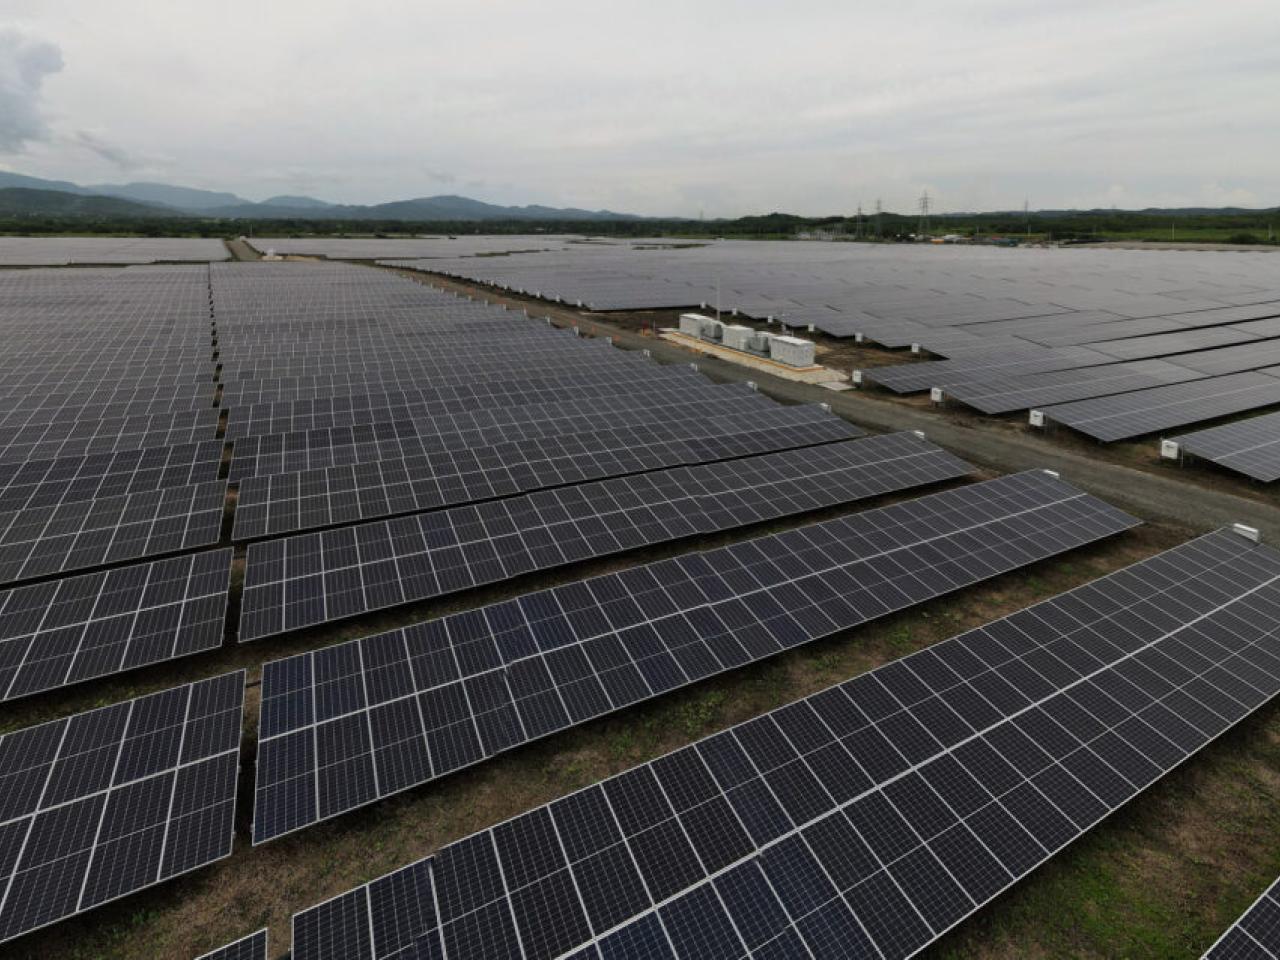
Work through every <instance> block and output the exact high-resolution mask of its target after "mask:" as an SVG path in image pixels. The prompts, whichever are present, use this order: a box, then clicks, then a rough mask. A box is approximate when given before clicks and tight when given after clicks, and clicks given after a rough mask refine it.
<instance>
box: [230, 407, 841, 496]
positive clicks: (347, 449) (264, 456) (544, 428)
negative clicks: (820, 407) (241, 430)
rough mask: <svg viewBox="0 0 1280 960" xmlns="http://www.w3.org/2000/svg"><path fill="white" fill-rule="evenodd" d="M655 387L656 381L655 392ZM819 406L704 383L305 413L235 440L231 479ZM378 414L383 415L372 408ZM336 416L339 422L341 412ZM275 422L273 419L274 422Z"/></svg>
mask: <svg viewBox="0 0 1280 960" xmlns="http://www.w3.org/2000/svg"><path fill="white" fill-rule="evenodd" d="M653 387H654V384H652V383H650V384H649V389H652V388H653ZM816 407H817V405H816V404H802V405H798V406H795V407H781V406H779V405H778V404H776V403H775V402H774V401H772V400H769V399H768V398H767V397H765V396H764V395H763V394H761V393H757V392H755V391H753V390H751V389H749V388H748V387H747V386H746V384H722V385H720V386H719V387H712V386H711V385H709V384H705V385H702V386H699V387H697V388H695V387H694V386H693V385H686V384H682V386H681V389H679V390H671V391H670V392H668V391H667V390H665V389H664V390H662V395H660V396H658V395H655V396H649V397H643V396H639V395H636V394H629V393H625V392H622V391H619V392H615V393H613V394H610V395H609V396H607V397H595V398H591V399H589V400H574V401H566V402H562V403H554V404H553V403H543V404H532V405H529V406H520V407H510V408H496V409H494V408H490V409H480V408H476V409H473V410H470V411H466V412H461V413H455V414H449V415H446V416H436V417H426V416H416V415H415V411H414V409H413V408H411V407H409V406H400V407H396V408H394V409H393V408H391V407H388V408H386V409H385V414H386V416H387V417H389V418H390V419H385V420H371V421H370V422H367V423H353V424H347V425H338V426H335V425H331V424H330V425H319V426H317V425H316V424H318V423H322V422H323V421H325V420H329V419H331V418H330V417H328V416H326V415H325V414H324V413H317V414H315V415H312V414H304V415H301V416H300V417H297V418H293V417H291V418H290V421H289V422H298V420H299V419H300V420H301V422H302V423H305V424H309V426H307V427H306V428H305V429H303V430H299V431H295V432H292V433H288V432H286V433H276V434H259V435H256V436H245V437H241V438H240V439H238V440H236V441H235V446H234V448H233V456H232V460H231V482H232V483H236V482H238V481H240V480H243V479H245V478H247V477H253V476H264V475H267V474H273V473H300V472H302V471H305V470H319V469H324V468H325V467H332V466H344V465H348V464H355V463H368V462H371V461H374V460H394V459H396V458H407V457H414V456H429V455H431V454H433V453H441V452H444V451H474V452H475V453H476V455H479V454H480V452H481V451H480V450H478V449H476V448H483V447H496V446H501V445H504V444H514V443H524V442H530V441H538V440H549V439H552V438H555V437H563V436H565V435H569V434H591V433H603V432H608V431H615V430H621V429H632V430H636V429H641V428H648V429H650V430H652V429H656V428H658V427H662V428H663V429H664V430H665V429H670V428H672V427H674V426H676V425H677V424H684V423H686V422H688V421H695V420H698V419H708V420H714V419H717V418H723V417H725V416H726V415H728V414H737V416H738V419H739V422H741V420H742V419H744V418H751V417H752V416H754V415H755V414H757V413H760V412H766V411H767V412H771V413H772V412H775V411H778V410H786V411H788V412H790V413H791V415H793V416H798V417H801V418H803V417H808V418H809V419H814V418H815V415H814V414H813V410H814V409H815V408H816ZM370 413H371V415H374V416H376V415H377V413H375V412H373V411H370ZM332 419H338V418H337V417H334V418H332ZM271 422H274V420H272V421H271Z"/></svg>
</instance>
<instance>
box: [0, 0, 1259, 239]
mask: <svg viewBox="0 0 1280 960" xmlns="http://www.w3.org/2000/svg"><path fill="white" fill-rule="evenodd" d="M10 3H11V4H13V5H16V6H18V7H20V8H21V9H20V11H19V21H20V22H22V23H23V25H24V29H25V30H28V31H30V35H32V36H42V37H47V38H50V39H52V40H55V41H56V42H57V43H58V45H59V46H60V47H61V49H62V53H63V56H64V57H65V60H66V68H65V69H64V70H63V71H62V72H61V73H60V74H58V77H57V80H56V82H54V83H49V84H46V85H45V88H44V91H43V99H44V101H45V103H46V104H47V106H48V109H49V115H50V116H54V117H56V118H58V119H57V121H56V123H55V126H57V125H58V124H61V123H65V129H67V130H91V131H93V132H94V135H95V137H97V138H98V139H99V141H100V142H102V143H105V144H107V145H109V146H110V148H111V149H112V150H114V151H118V152H119V153H120V156H121V157H124V158H128V157H151V156H164V157H166V158H168V159H167V162H166V165H165V168H164V172H165V177H166V179H169V180H173V181H177V182H182V183H186V184H190V185H193V186H205V187H212V188H218V189H226V190H233V191H235V192H237V193H240V194H243V195H245V196H250V197H265V196H268V195H270V194H272V193H276V192H279V188H280V186H281V183H282V180H287V181H288V182H290V183H297V184H299V185H302V184H305V185H306V191H307V192H309V193H313V194H315V195H318V196H322V197H324V198H325V199H330V200H334V201H345V202H356V203H368V202H379V201H384V200H391V199H398V198H403V197H411V196H419V195H423V194H426V193H431V192H442V190H443V189H444V188H445V187H447V188H448V189H450V190H452V189H465V190H467V191H468V192H471V193H473V194H476V195H478V196H479V198H480V199H486V200H492V201H496V202H503V203H530V202H533V203H547V204H559V205H574V206H581V207H587V208H597V207H608V208H610V209H615V210H630V211H635V212H639V213H650V214H663V213H674V214H684V215H691V216H696V215H697V214H698V212H699V209H700V208H702V209H705V210H706V213H707V215H708V216H719V215H736V214H743V213H760V212H767V211H769V210H775V209H785V210H792V211H795V212H798V213H812V214H817V213H830V212H839V211H846V212H847V211H852V210H853V208H854V207H855V206H856V205H857V203H859V202H861V203H862V204H863V206H864V209H867V208H870V207H871V206H872V205H873V204H874V202H875V199H876V198H877V197H881V198H883V201H884V204H885V207H886V209H898V210H911V209H913V208H914V204H915V198H916V197H917V196H918V195H919V193H920V190H921V189H922V188H923V187H924V186H926V185H928V186H929V188H930V190H931V192H934V191H936V198H935V199H936V202H937V204H938V208H939V209H942V210H959V209H1008V208H1021V206H1022V203H1023V200H1024V198H1029V199H1030V202H1031V205H1032V206H1033V207H1062V206H1068V205H1074V206H1109V205H1110V204H1111V203H1112V202H1115V203H1117V204H1124V205H1128V206H1138V207H1141V206H1147V205H1151V204H1155V203H1166V202H1168V203H1174V204H1177V205H1199V204H1214V203H1220V202H1222V203H1226V202H1244V200H1243V199H1235V198H1244V197H1253V198H1255V199H1254V200H1253V201H1252V202H1254V203H1257V204H1263V205H1271V204H1275V203H1278V202H1280V170H1278V169H1277V168H1276V167H1275V164H1274V162H1273V158H1274V157H1275V155H1276V154H1277V150H1278V148H1280V127H1278V126H1277V124H1275V122H1274V118H1273V116H1272V114H1273V113H1274V112H1275V100H1276V98H1275V96H1274V93H1273V88H1274V84H1275V71H1274V67H1273V64H1274V50H1275V49H1276V48H1277V46H1278V45H1280V17H1278V16H1277V15H1276V12H1275V7H1274V0H1235V2H1233V3H1230V4H1205V3H1204V2H1203V0H1128V2H1126V3H1123V4H1116V3H1114V2H1110V0H1077V2H1074V3H1072V4H1048V3H1029V2H1026V0H967V2H966V3H963V4H956V3H946V2H942V0H936V2H923V0H897V2H895V3H894V4H865V3H849V2H847V0H795V2H793V3H789V4H776V3H766V2H764V0H732V2H731V0H699V2H698V3H696V4H691V3H688V2H684V0H649V2H647V3H644V4H633V5H622V4H606V5H603V6H602V5H599V4H587V3H586V2H585V0H541V2H539V3H537V4H527V3H522V2H517V0H475V2H471V3H466V4H462V3H456V4H448V5H443V4H422V3H417V2H411V0H387V2H384V3H382V4H378V5H375V6H373V7H369V6H367V5H366V6H363V7H352V6H351V5H349V4H345V3H340V2H338V0H330V2H325V0H308V2H302V0H277V2H276V3H273V4H270V5H266V6H263V5H261V4H259V3H257V2H250V0H224V2H223V3H219V4H206V5H175V6H174V7H172V9H171V10H170V11H169V14H168V15H166V16H165V17H163V18H158V17H154V16H150V15H148V14H147V11H148V10H151V9H152V8H151V6H150V4H149V3H147V2H145V0H116V2H114V3H112V4H102V3H97V2H91V0H39V2H37V0H10ZM248 23H251V24H252V25H253V28H252V29H247V28H246V24H248ZM55 53H56V51H55ZM47 72H48V71H46V73H47ZM41 76H43V74H42V75H41ZM6 89H7V88H6ZM34 90H35V93H33V94H31V95H30V96H28V97H27V98H26V99H25V100H24V101H23V103H27V104H30V103H34V102H35V101H36V99H37V97H38V95H39V94H40V85H39V83H38V82H37V83H36V85H35V88H34ZM4 112H7V111H5V109H4V107H3V104H0V113H4ZM26 116H27V117H28V118H30V117H34V118H35V119H36V121H37V125H36V126H35V127H34V129H35V130H36V131H37V134H39V133H40V132H41V131H43V129H44V127H42V126H40V125H39V120H40V116H41V115H40V114H39V113H34V114H33V113H30V112H28V113H27V114H26ZM27 127H28V128H29V129H31V125H30V122H29V121H28V123H27ZM3 137H4V133H3V132H0V138H3ZM4 142H5V141H4V140H3V139H0V146H3V144H4ZM20 142H21V141H20ZM26 142H27V144H28V153H29V156H30V159H31V161H32V164H33V165H27V166H25V167H24V172H28V173H32V174H36V175H44V176H53V177H62V178H68V179H75V180H80V181H90V182H92V181H94V180H97V179H101V178H102V177H103V175H104V174H105V173H106V172H108V171H109V168H110V167H111V166H112V165H113V163H114V161H113V160H112V159H111V157H110V155H109V154H104V153H102V152H98V153H93V152H90V151H86V150H83V149H76V150H70V149H66V148H65V146H60V145H59V144H57V143H55V142H39V141H38V140H32V139H30V138H28V139H27V140H26ZM281 171H287V177H283V178H282V177H281V175H280V172H281ZM1118 198H1119V199H1118Z"/></svg>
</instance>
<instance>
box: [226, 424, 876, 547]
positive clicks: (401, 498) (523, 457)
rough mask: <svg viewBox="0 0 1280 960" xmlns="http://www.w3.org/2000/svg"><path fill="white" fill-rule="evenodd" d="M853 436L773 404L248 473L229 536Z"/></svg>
mask: <svg viewBox="0 0 1280 960" xmlns="http://www.w3.org/2000/svg"><path fill="white" fill-rule="evenodd" d="M861 433H862V431H860V430H858V429H857V428H855V427H853V426H851V425H850V424H848V423H847V422H846V421H843V420H840V419H838V418H836V417H833V416H831V415H830V414H828V413H826V411H824V410H822V409H821V408H819V407H816V406H813V407H808V408H806V407H779V408H774V409H772V410H767V411H763V412H761V413H759V414H757V415H756V416H754V417H753V418H752V422H751V424H750V426H746V425H744V424H743V423H742V420H741V417H740V416H731V417H722V418H717V417H708V418H704V419H698V420H690V421H687V422H685V423H684V424H669V425H661V426H659V425H653V426H647V427H645V428H641V429H617V430H611V431H608V432H597V433H594V434H569V435H567V436H564V437H556V438H552V439H548V440H537V441H526V442H523V443H510V444H503V445H501V446H490V447H478V448H471V449H469V450H466V451H461V452H459V453H456V454H455V453H452V452H441V453H438V454H433V455H419V456H411V457H406V458H402V459H393V458H386V459H379V460H374V461H371V462H367V463H361V464H357V465H354V466H343V467H330V468H328V469H324V470H312V471H306V472H301V473H284V474H274V475H271V476H264V477H250V478H248V479H245V480H242V481H241V483H240V487H239V493H238V496H237V498H236V513H235V526H234V529H233V530H232V538H233V539H236V540H243V539H251V538H254V537H261V536H270V535H277V534H282V533H291V532H293V531H296V530H306V529H309V528H312V527H323V526H331V525H334V524H339V523H352V522H355V521H359V520H370V519H373V518H376V517H385V516H392V515H394V514H398V513H409V512H412V511H421V510H432V509H436V508H438V507H442V506H448V505H450V504H458V503H472V502H477V501H481V500H490V499H493V498H495V497H505V496H511V495H513V494H517V493H523V492H526V491H530V490H537V489H542V488H546V487H557V486H564V485H567V484H577V483H584V482H588V481H591V480H598V479H601V478H603V477H615V476H620V475H623V474H630V473H641V472H644V471H650V470H658V469H661V468H664V467H672V466H675V465H677V464H696V463H710V462H713V461H716V460H727V459H731V458H739V457H746V456H750V455H753V454H760V453H764V452H766V451H774V450H786V449H788V448H791V447H806V446H811V445H815V444H821V443H827V442H831V441H835V440H843V439H849V438H850V437H856V436H859V435H860V434H861Z"/></svg>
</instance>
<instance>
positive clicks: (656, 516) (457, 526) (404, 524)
mask: <svg viewBox="0 0 1280 960" xmlns="http://www.w3.org/2000/svg"><path fill="white" fill-rule="evenodd" d="M968 470H969V467H968V466H967V465H965V464H964V463H963V462H961V461H959V460H957V459H956V458H954V457H952V456H951V455H950V454H948V453H946V452H945V451H944V450H941V449H940V448H938V447H935V446H934V445H933V444H930V443H928V442H927V441H924V440H922V439H920V438H919V437H917V436H915V435H914V434H910V433H902V434H889V435H887V436H882V437H868V438H865V439H862V440H849V441H845V442H843V443H836V444H828V445H825V446H821V447H807V448H803V449H800V450H793V451H787V452H784V453H776V454H767V455H765V456H760V457H751V458H747V459H743V460H730V461H726V462H724V463H718V464H705V465H700V466H696V467H678V468H676V469H673V470H662V471H657V472H654V473H647V474H640V475H637V476H631V477H619V478H616V479H611V480H603V481H599V482H597V483H591V484H581V485H577V486H569V487H560V488H556V489H554V490H546V491H540V492H537V493H529V494H523V495H521V496H518V497H511V498H508V499H506V500H494V501H490V502H488V503H483V504H479V505H475V506H462V507H451V508H449V509H448V510H440V511H436V512H434V513H425V514H414V515H411V516H407V517H402V518H399V519H396V520H389V521H380V522H377V523H369V524H363V525H361V526H356V527H341V528H338V529H334V530H328V531H324V532H321V533H313V534H302V535H300V536H295V537H289V538H286V539H282V540H267V541H259V542H257V543H253V544H250V545H249V550H248V555H247V560H246V567H245V585H244V593H243V602H242V604H241V615H240V639H241V640H242V641H244V640H256V639H259V638H260V637H265V636H270V635H272V634H275V633H281V632H284V631H287V630H296V629H299V628H302V627H306V626H311V625H313V624H317V623H326V622H328V621H331V620H337V619H341V618H344V617H350V616H355V615H357V614H360V613H367V612H369V611H372V610H378V609H382V608H385V607H390V606H395V605H397V604H401V603H408V602H411V601H415V600H425V599H428V598H430V597H435V596H440V595H443V594H446V593H452V592H455V591H458V590H465V589H469V588H471V587H474V586H478V585H480V584H485V583H493V582H496V581H499V580H504V579H509V578H511V577H515V576H519V575H521V574H524V573H530V572H532V571H535V570H546V569H550V568H552V567H556V566H561V565H563V564H568V563H575V562H578V561H581V560H586V559H590V558H593V557H600V556H605V555H608V554H613V553H620V552H623V551H626V550H631V549H635V548H637V547H641V546H647V545H650V544H655V543H662V542H665V541H669V540H674V539H678V538H681V537H687V536H692V535H695V534H705V533H710V532H713V531H717V530H727V529H732V528H734V527H738V526H743V525H745V524H749V523H756V522H759V521H762V520H766V519H773V518H776V517H781V516H787V515H791V514H796V513H802V512H804V511H807V510H814V509H817V508H819V507H826V506H832V505H835V504H839V503H847V502H851V501H854V500H859V499H862V498H865V497H868V496H875V495H877V494H880V493H886V492H889V491H891V490H901V489H906V488H909V487H913V486H918V485H920V484H923V483H932V482H936V481H938V480H943V479H948V478H954V477H958V476H962V475H964V474H965V473H967V472H968Z"/></svg>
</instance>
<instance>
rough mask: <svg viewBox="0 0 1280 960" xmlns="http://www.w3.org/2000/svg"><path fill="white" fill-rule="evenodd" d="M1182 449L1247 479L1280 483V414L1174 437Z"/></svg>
mask: <svg viewBox="0 0 1280 960" xmlns="http://www.w3.org/2000/svg"><path fill="white" fill-rule="evenodd" d="M1172 439H1173V440H1174V441H1176V442H1177V444H1178V446H1179V447H1180V449H1181V450H1182V451H1183V452H1185V453H1189V454H1191V455H1192V456H1195V457H1199V458H1200V459H1202V460H1211V461H1212V462H1214V463H1216V464H1217V465H1218V466H1220V467H1226V468H1227V469H1228V470H1234V471H1236V472H1237V473H1243V474H1244V475H1245V476H1246V477H1251V478H1253V479H1254V480H1261V481H1263V482H1266V483H1270V482H1272V481H1274V480H1280V413H1268V414H1265V415H1264V416H1261V417H1251V418H1249V419H1247V420H1238V421H1236V422H1235V423H1226V424H1223V425H1222V426H1218V427H1209V428H1208V429H1207V430H1197V431H1196V432H1194V433H1184V434H1182V435H1181V436H1177V437H1173V438H1172Z"/></svg>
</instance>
